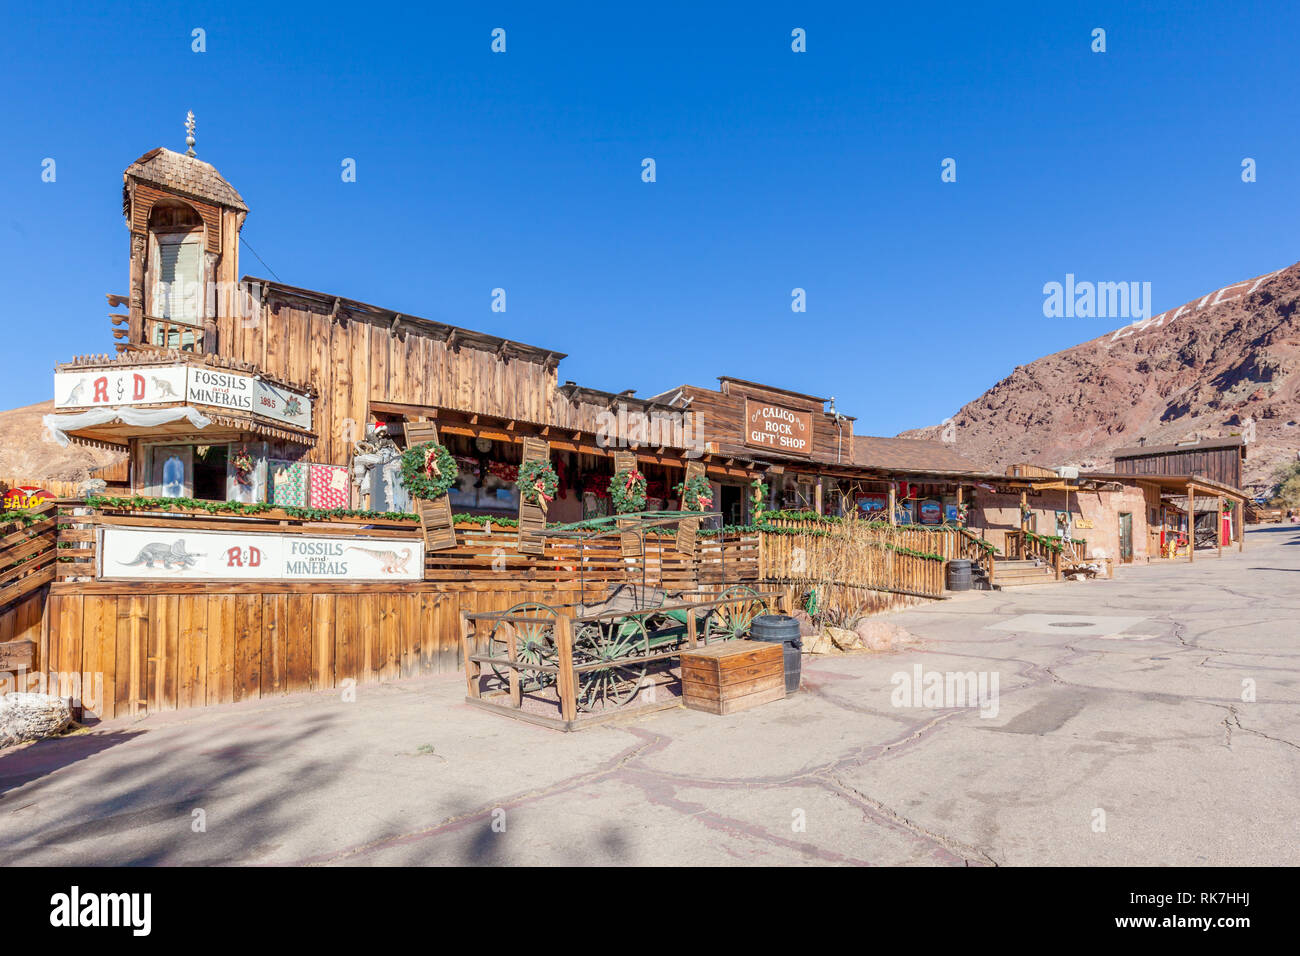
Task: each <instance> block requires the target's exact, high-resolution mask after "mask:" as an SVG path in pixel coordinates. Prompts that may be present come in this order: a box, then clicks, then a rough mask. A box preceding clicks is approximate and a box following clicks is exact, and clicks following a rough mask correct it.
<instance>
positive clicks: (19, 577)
mask: <svg viewBox="0 0 1300 956" xmlns="http://www.w3.org/2000/svg"><path fill="white" fill-rule="evenodd" d="M56 511H57V506H56V505H55V504H54V502H52V501H51V502H47V503H46V504H44V505H42V506H41V507H39V508H35V509H33V510H32V511H31V512H29V513H27V514H25V515H22V516H19V517H15V518H12V519H10V520H8V521H4V522H0V694H5V693H8V692H10V691H13V690H18V689H20V688H19V681H18V679H17V677H16V675H17V674H18V673H19V672H22V671H25V670H28V669H30V668H32V667H33V666H34V664H35V662H36V659H37V656H38V648H39V646H40V642H41V638H42V635H43V633H44V610H45V596H46V591H47V590H48V588H49V584H50V582H51V581H53V580H54V574H55V562H56V557H57V550H58V549H57V543H58V539H57V535H58V526H57V524H56ZM22 689H26V688H25V687H23V688H22Z"/></svg>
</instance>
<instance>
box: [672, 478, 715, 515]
mask: <svg viewBox="0 0 1300 956" xmlns="http://www.w3.org/2000/svg"><path fill="white" fill-rule="evenodd" d="M675 487H676V490H677V493H678V494H680V495H681V496H682V510H683V511H708V510H709V509H710V508H712V507H713V486H712V485H711V484H709V479H707V478H705V477H704V476H703V475H691V477H689V478H687V479H686V480H685V481H683V482H682V483H681V484H679V485H676V486H675Z"/></svg>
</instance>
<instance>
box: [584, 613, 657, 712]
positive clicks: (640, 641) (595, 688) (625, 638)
mask: <svg viewBox="0 0 1300 956" xmlns="http://www.w3.org/2000/svg"><path fill="white" fill-rule="evenodd" d="M649 653H650V634H649V632H647V631H646V627H645V621H643V620H642V619H641V617H640V616H639V615H638V616H635V617H625V618H622V619H620V620H618V621H609V622H606V623H604V624H580V625H578V628H577V630H576V631H575V632H574V635H573V663H574V664H592V663H595V662H597V661H617V660H620V659H622V658H633V660H623V662H622V663H619V664H613V665H611V666H610V667H602V668H600V669H599V670H589V671H583V672H581V673H580V674H578V694H577V697H578V701H577V702H578V707H579V708H580V709H582V710H585V711H588V712H591V711H595V710H601V709H603V708H605V707H622V706H623V705H624V704H626V703H627V702H628V701H630V700H631V699H632V698H633V697H635V696H636V693H637V690H638V689H639V688H640V687H641V682H642V680H644V679H645V673H646V668H647V667H648V663H647V661H646V660H645V659H644V658H645V657H646V655H648V654H649ZM635 658H641V660H636V659H635Z"/></svg>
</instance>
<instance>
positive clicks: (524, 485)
mask: <svg viewBox="0 0 1300 956" xmlns="http://www.w3.org/2000/svg"><path fill="white" fill-rule="evenodd" d="M539 483H540V484H541V486H542V487H541V489H540V490H539V489H538V487H537V485H538V484H539ZM516 484H517V485H518V487H519V497H520V498H522V499H523V500H524V501H526V502H528V503H529V504H530V505H536V504H540V505H541V506H542V510H543V511H545V510H546V506H547V504H549V503H550V502H551V499H553V498H554V497H555V493H556V491H558V490H559V488H560V479H559V478H558V477H557V476H556V474H555V469H554V468H552V467H551V463H550V462H549V461H547V460H546V459H545V458H533V459H530V460H528V461H526V462H524V463H523V464H522V465H520V466H519V478H518V480H517V482H516Z"/></svg>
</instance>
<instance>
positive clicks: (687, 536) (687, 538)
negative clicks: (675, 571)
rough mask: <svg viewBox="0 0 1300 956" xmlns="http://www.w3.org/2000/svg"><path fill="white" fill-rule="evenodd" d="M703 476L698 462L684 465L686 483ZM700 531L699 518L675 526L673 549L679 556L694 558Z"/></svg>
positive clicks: (689, 519)
mask: <svg viewBox="0 0 1300 956" xmlns="http://www.w3.org/2000/svg"><path fill="white" fill-rule="evenodd" d="M703 474H704V465H703V464H701V463H700V462H698V461H692V462H689V463H687V465H686V479H685V480H686V481H690V480H691V479H692V478H694V477H695V476H697V475H701V476H702V475H703ZM685 510H686V504H685V500H684V496H683V502H682V511H685ZM699 530H700V519H699V518H687V519H686V520H685V521H682V522H681V523H680V524H678V525H677V542H676V545H675V547H676V548H677V551H678V553H679V554H688V555H691V556H692V557H694V555H695V545H696V541H697V538H698V535H699Z"/></svg>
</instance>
